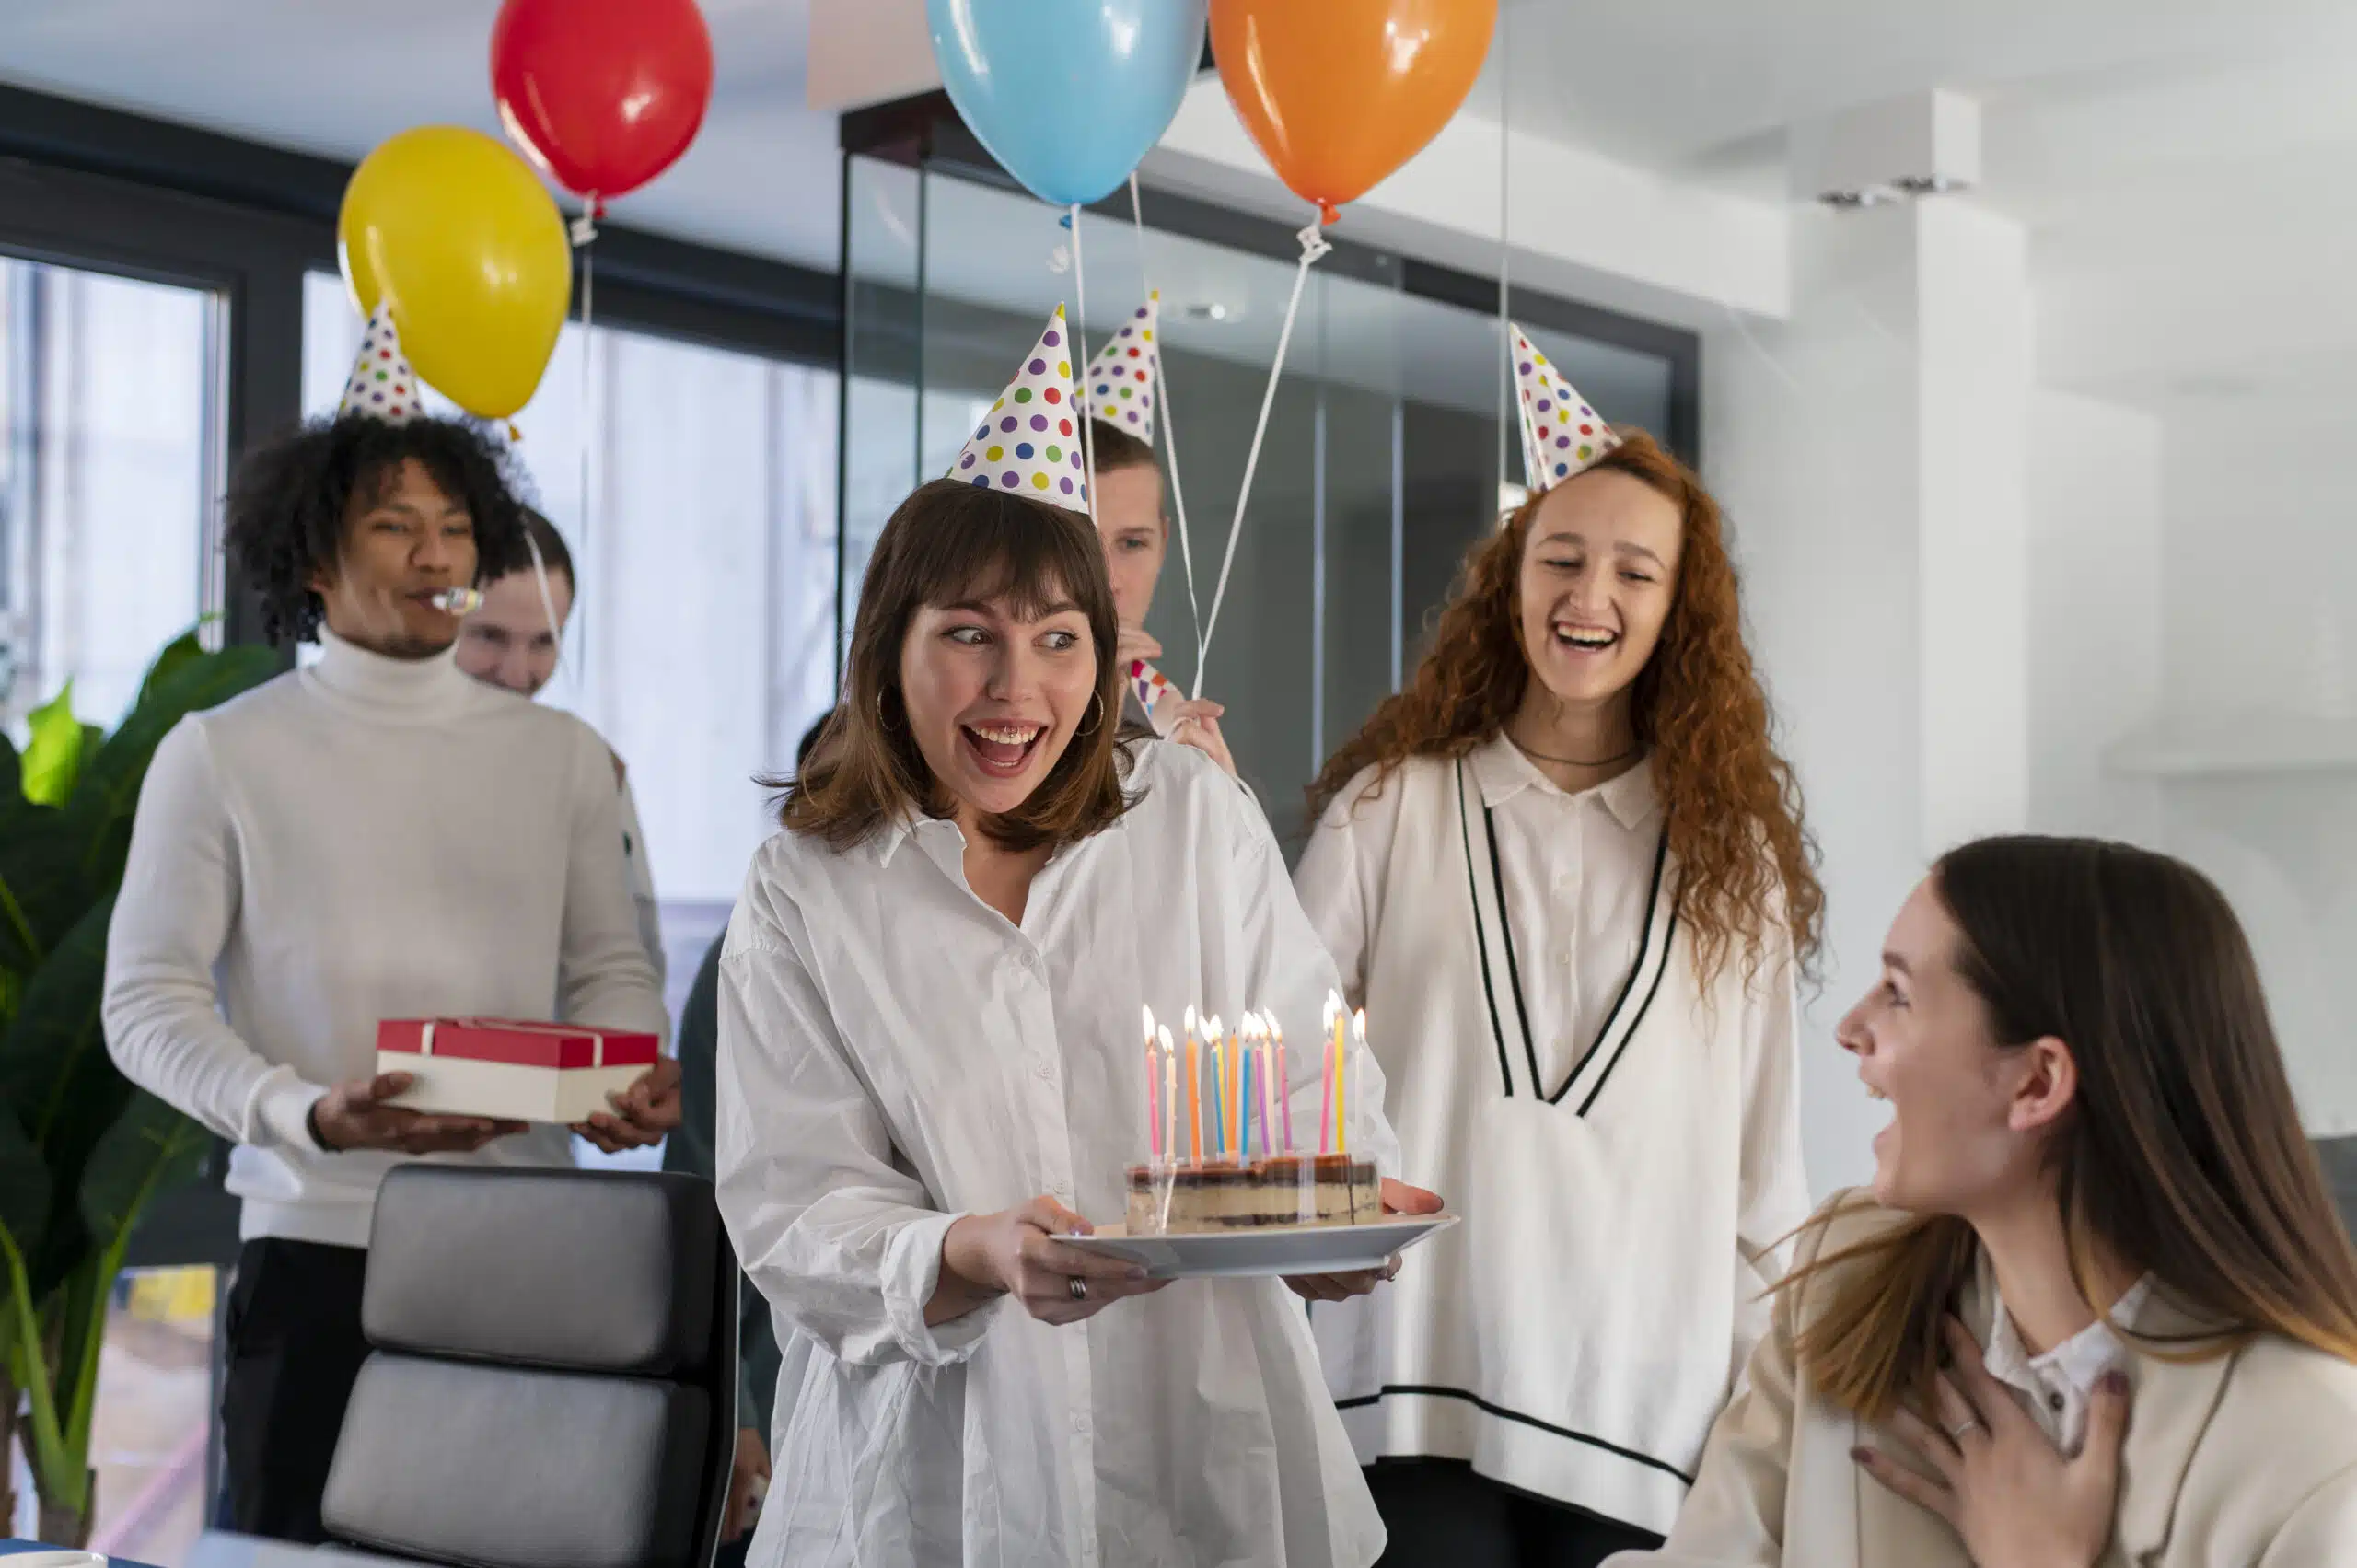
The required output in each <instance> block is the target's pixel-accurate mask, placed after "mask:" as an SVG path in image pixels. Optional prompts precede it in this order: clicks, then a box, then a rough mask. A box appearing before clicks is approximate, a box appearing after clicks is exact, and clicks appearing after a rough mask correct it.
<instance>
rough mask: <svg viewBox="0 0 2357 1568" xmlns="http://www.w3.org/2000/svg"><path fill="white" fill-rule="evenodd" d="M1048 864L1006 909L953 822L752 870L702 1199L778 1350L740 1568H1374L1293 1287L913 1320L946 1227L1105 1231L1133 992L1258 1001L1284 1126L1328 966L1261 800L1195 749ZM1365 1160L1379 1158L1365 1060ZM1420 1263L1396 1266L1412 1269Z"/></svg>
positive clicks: (735, 935)
mask: <svg viewBox="0 0 2357 1568" xmlns="http://www.w3.org/2000/svg"><path fill="white" fill-rule="evenodd" d="M1133 751H1134V755H1135V757H1136V764H1135V770H1134V772H1133V773H1132V777H1131V779H1130V784H1131V787H1132V789H1143V790H1144V797H1143V799H1142V800H1141V801H1140V802H1139V804H1138V805H1137V806H1136V807H1134V808H1132V810H1131V811H1129V812H1128V813H1127V814H1126V815H1124V816H1123V817H1122V818H1120V819H1119V821H1118V822H1116V823H1115V824H1114V825H1113V826H1112V827H1110V828H1108V829H1106V830H1103V831H1101V832H1099V833H1097V834H1096V835H1095V836H1093V837H1091V838H1089V839H1086V840H1085V841H1083V842H1079V843H1076V844H1074V845H1071V846H1069V847H1068V848H1066V849H1064V850H1062V851H1061V852H1059V853H1058V854H1056V855H1055V857H1054V858H1053V859H1051V861H1050V862H1049V863H1048V865H1046V866H1045V867H1044V868H1043V869H1042V870H1041V871H1040V873H1039V876H1038V877H1037V879H1036V880H1034V882H1033V883H1032V886H1031V890H1030V895H1029V899H1028V902H1027V904H1026V906H1025V909H1024V914H1023V921H1022V923H1021V925H1020V926H1019V927H1018V926H1016V925H1011V924H1009V923H1007V921H1006V920H1005V919H1004V917H1003V916H1001V915H1000V914H999V913H997V912H995V911H993V910H992V909H991V908H989V907H988V906H987V905H985V904H984V903H982V902H981V900H979V899H978V898H976V897H975V896H974V894H973V893H972V892H971V891H970V889H969V888H968V886H967V883H966V879H965V872H964V850H965V840H964V837H963V835H962V833H961V832H960V831H959V830H958V827H957V826H956V825H955V824H954V823H951V822H948V821H942V820H932V819H921V820H917V821H915V822H913V823H904V824H901V825H898V826H894V827H892V828H889V829H888V830H885V831H883V832H881V833H879V834H878V835H877V836H876V837H875V838H873V839H871V840H870V841H869V842H865V843H863V844H860V845H857V846H855V847H853V848H852V849H850V850H847V851H843V852H841V853H838V852H835V851H832V850H830V849H829V848H828V847H827V845H826V844H825V843H824V842H822V841H819V840H817V839H814V838H805V837H801V836H797V835H795V834H792V833H781V834H779V835H778V836H776V837H775V838H772V840H771V841H770V842H768V843H767V844H766V845H765V846H764V847H763V848H762V849H761V853H760V854H758V855H757V856H756V858H755V861H754V865H753V869H752V872H751V875H750V877H749V878H748V881H747V884H746V889H745V893H744V897H743V899H742V900H740V902H739V903H738V905H737V913H736V916H735V918H734V920H733V921H732V922H731V923H730V925H729V931H728V936H727V940H726V946H725V947H724V948H723V951H722V957H721V963H720V994H719V1005H720V1051H719V1068H718V1075H719V1090H718V1101H719V1108H720V1111H719V1126H718V1144H719V1149H718V1167H719V1187H720V1202H721V1212H722V1214H723V1215H724V1217H725V1218H726V1221H727V1224H728V1228H729V1232H730V1234H731V1236H732V1237H734V1239H735V1241H736V1244H737V1252H738V1255H739V1256H740V1258H741V1259H742V1260H743V1261H744V1265H745V1268H746V1271H747V1272H748V1273H749V1274H750V1276H751V1277H752V1279H753V1281H754V1282H755V1283H756V1284H758V1285H759V1286H760V1287H761V1292H762V1294H763V1295H765V1296H767V1297H768V1299H769V1301H770V1304H771V1308H772V1314H773V1316H774V1318H775V1320H776V1323H777V1328H778V1338H779V1342H780V1343H781V1345H782V1346H783V1349H784V1367H783V1369H782V1371H781V1374H780V1376H779V1383H778V1399H777V1411H778V1416H777V1426H776V1430H775V1431H774V1432H773V1433H772V1445H773V1448H774V1452H775V1464H776V1472H777V1475H778V1477H779V1478H780V1479H779V1481H778V1483H777V1485H776V1487H775V1488H774V1489H773V1490H772V1492H771V1493H770V1500H769V1504H768V1505H767V1507H766V1508H765V1509H764V1511H763V1514H762V1516H761V1527H760V1531H759V1534H758V1535H757V1537H756V1539H755V1541H754V1544H753V1548H752V1552H751V1558H750V1561H751V1562H753V1563H755V1564H757V1565H761V1568H778V1565H782V1564H792V1565H793V1568H820V1565H826V1564H839V1563H840V1564H850V1563H857V1564H860V1565H861V1568H920V1565H922V1568H936V1565H938V1564H946V1563H963V1564H970V1565H981V1564H990V1565H993V1568H997V1565H1002V1564H1004V1565H1010V1568H1011V1565H1014V1564H1025V1565H1028V1564H1037V1563H1062V1564H1070V1565H1074V1568H1081V1565H1088V1564H1098V1563H1102V1564H1107V1565H1109V1568H1110V1565H1119V1568H1155V1565H1161V1564H1168V1565H1173V1568H1176V1565H1179V1564H1187V1565H1193V1564H1198V1563H1221V1564H1231V1565H1238V1568H1242V1565H1252V1568H1300V1565H1303V1564H1317V1565H1318V1568H1363V1565H1364V1564H1366V1563H1369V1562H1373V1561H1374V1560H1375V1558H1376V1555H1377V1554H1378V1553H1379V1551H1381V1548H1382V1544H1383V1529H1382V1526H1381V1523H1380V1521H1379V1520H1378V1519H1377V1517H1376V1514H1375V1511H1374V1507H1373V1504H1372V1503H1371V1502H1370V1500H1369V1498H1368V1495H1367V1491H1366V1487H1365V1484H1364V1481H1363V1480H1362V1479H1361V1477H1360V1474H1359V1470H1358V1468H1357V1464H1356V1461H1355V1459H1354V1458H1353V1454H1352V1451H1351V1446H1350V1444H1349V1441H1348V1439H1347V1438H1346V1437H1345V1435H1344V1434H1343V1431H1342V1428H1341V1421H1340V1419H1339V1417H1338V1416H1337V1415H1336V1413H1335V1411H1334V1409H1333V1406H1332V1404H1331V1402H1330V1401H1329V1398H1328V1395H1327V1392H1326V1388H1325V1385H1324V1382H1323V1380H1322V1377H1321V1375H1320V1373H1319V1370H1318V1365H1317V1360H1316V1353H1315V1350H1314V1348H1313V1346H1312V1344H1311V1342H1310V1338H1309V1334H1308V1330H1307V1327H1306V1323H1305V1321H1304V1318H1303V1314H1302V1311H1301V1308H1300V1304H1299V1303H1298V1302H1297V1301H1296V1300H1295V1299H1294V1298H1293V1297H1292V1296H1291V1295H1289V1294H1287V1292H1286V1291H1285V1289H1284V1287H1283V1285H1282V1284H1281V1283H1279V1282H1277V1281H1275V1280H1265V1279H1264V1280H1190V1281H1182V1282H1180V1283H1177V1284H1174V1285H1171V1286H1170V1287H1168V1288H1167V1289H1166V1290H1164V1291H1162V1292H1161V1293H1159V1294H1157V1295H1151V1296H1146V1297H1142V1298H1138V1299H1134V1300H1129V1301H1122V1302H1119V1303H1116V1304H1115V1305H1113V1306H1112V1307H1109V1308H1108V1309H1107V1310H1105V1311H1104V1312H1101V1313H1099V1314H1097V1316H1096V1317H1094V1318H1089V1319H1088V1320H1086V1323H1084V1324H1080V1325H1074V1326H1068V1327H1063V1328H1054V1327H1050V1326H1049V1325H1046V1324H1044V1323H1040V1322H1039V1321H1037V1320H1035V1319H1033V1318H1029V1317H1028V1316H1027V1315H1026V1314H1025V1313H1024V1312H1023V1311H1022V1309H1021V1308H1020V1307H1017V1306H1016V1305H1014V1304H1013V1303H1011V1302H1008V1301H1005V1300H1000V1301H998V1302H995V1303H993V1304H992V1305H990V1306H988V1307H983V1308H981V1309H980V1310H978V1311H976V1312H973V1313H971V1314H969V1315H968V1316H966V1317H964V1318H958V1319H956V1320H953V1321H951V1322H948V1323H944V1324H941V1325H938V1326H936V1327H933V1328H928V1327H927V1326H926V1324H925V1321H924V1306H925V1303H926V1301H927V1300H928V1298H930V1297H931V1295H933V1293H934V1289H935V1283H936V1282H937V1280H938V1276H939V1270H940V1256H941V1244H942V1238H943V1237H944V1235H945V1233H946V1231H947V1230H948V1228H949V1226H950V1225H951V1223H952V1222H953V1220H954V1219H955V1218H956V1217H958V1215H960V1214H988V1213H993V1212H995V1211H998V1210H1002V1209H1006V1208H1010V1207H1013V1206H1016V1205H1018V1204H1021V1203H1023V1202H1026V1201H1028V1200H1029V1199H1031V1198H1033V1197H1036V1196H1038V1195H1039V1194H1041V1193H1047V1194H1050V1195H1052V1196H1053V1197H1055V1198H1056V1199H1057V1200H1059V1201H1060V1202H1063V1203H1065V1204H1067V1205H1069V1206H1070V1207H1072V1208H1074V1209H1075V1210H1077V1211H1078V1212H1079V1213H1081V1214H1084V1215H1086V1216H1087V1217H1088V1218H1090V1219H1091V1220H1094V1221H1097V1222H1099V1223H1103V1222H1106V1221H1110V1220H1116V1219H1118V1218H1120V1214H1121V1213H1122V1209H1123V1204H1124V1190H1123V1184H1122V1171H1123V1168H1124V1167H1126V1166H1127V1165H1129V1164H1131V1163H1132V1162H1134V1161H1136V1160H1137V1159H1139V1158H1140V1157H1142V1156H1143V1154H1144V1146H1145V1145H1144V1139H1145V1132H1144V1121H1145V1109H1144V1107H1145V1092H1144V1060H1145V1059H1144V1041H1143V1039H1142V1037H1141V1034H1140V1028H1139V1025H1140V1019H1139V1012H1138V1009H1139V1006H1140V1005H1141V1004H1145V1005H1151V1006H1152V1007H1153V1008H1154V1010H1155V1014H1156V1015H1157V1016H1161V1017H1166V1018H1173V1019H1175V1018H1178V1017H1179V1016H1180V1014H1181V1013H1182V1011H1183V1010H1184V1009H1185V1007H1186V1006H1187V1005H1189V1004H1190V1003H1192V1004H1194V1005H1197V1006H1199V1007H1201V1008H1202V1009H1204V1010H1205V1011H1209V1012H1217V1013H1220V1014H1222V1015H1223V1016H1226V1017H1230V1018H1233V1017H1235V1016H1237V1015H1238V1014H1239V1013H1240V1012H1241V1010H1242V1009H1244V1008H1246V1007H1258V1008H1260V1009H1264V1010H1268V1011H1271V1012H1273V1013H1275V1014H1276V1016H1278V1018H1279V1020H1280V1021H1281V1022H1282V1023H1283V1025H1284V1026H1285V1028H1286V1032H1287V1034H1288V1036H1289V1037H1290V1038H1291V1039H1292V1040H1295V1041H1302V1042H1311V1043H1310V1045H1309V1048H1307V1049H1302V1050H1297V1051H1294V1052H1292V1053H1291V1056H1290V1060H1289V1068H1290V1077H1291V1080H1292V1086H1293V1096H1294V1107H1293V1116H1294V1122H1295V1129H1296V1132H1297V1133H1298V1132H1306V1131H1307V1130H1308V1129H1311V1128H1313V1127H1315V1126H1316V1125H1317V1123H1318V1117H1319V1107H1318V1100H1319V1095H1320V1089H1321V1083H1320V1078H1319V1075H1318V1063H1319V1053H1318V1051H1317V1050H1316V1049H1315V1044H1314V1042H1315V1041H1316V1040H1317V1037H1318V1021H1319V1013H1320V1008H1321V1005H1322V1004H1323V1002H1324V999H1325V997H1326V994H1327V993H1328V991H1329V989H1331V988H1333V987H1334V986H1335V984H1336V982H1337V977H1336V975H1335V972H1334V968H1333V965H1332V963H1331V961H1330V960H1329V958H1327V956H1326V952H1325V949H1324V948H1323V947H1320V946H1319V944H1318V938H1317V935H1315V933H1313V932H1312V931H1311V929H1310V927H1309V923H1308V921H1307V919H1306V917H1305V916H1304V915H1303V913H1302V912H1301V906H1300V905H1299V903H1298V902H1296V901H1295V897H1294V893H1293V889H1292V886H1291V883H1290V882H1289V881H1288V879H1287V877H1286V875H1285V868H1284V865H1283V860H1282V859H1281V858H1280V856H1279V854H1278V853H1277V849H1276V846H1275V844H1274V842H1272V841H1271V838H1270V837H1269V835H1268V833H1267V831H1266V830H1265V829H1264V828H1262V827H1260V825H1259V824H1258V823H1257V822H1256V820H1255V819H1254V812H1253V807H1252V806H1251V804H1250V803H1249V802H1248V800H1247V799H1246V798H1245V796H1244V795H1243V793H1242V792H1241V791H1239V790H1237V788H1236V786H1235V784H1234V783H1233V782H1232V781H1231V780H1229V779H1228V778H1227V776H1226V775H1225V774H1224V773H1222V772H1219V771H1218V769H1217V768H1216V767H1214V766H1213V764H1212V763H1211V762H1210V761H1209V760H1208V759H1206V758H1204V757H1203V756H1202V754H1201V753H1200V752H1197V751H1195V750H1193V749H1190V748H1187V747H1181V746H1167V745H1141V746H1137V747H1135V748H1134V749H1133ZM1361 1104H1362V1105H1364V1106H1366V1107H1370V1108H1377V1109H1375V1111H1374V1114H1372V1115H1370V1116H1367V1117H1364V1118H1360V1119H1356V1121H1355V1132H1354V1138H1355V1140H1356V1144H1355V1146H1357V1147H1361V1148H1364V1149H1365V1150H1366V1151H1367V1152H1368V1153H1370V1154H1371V1155H1372V1156H1374V1157H1375V1158H1376V1162H1377V1163H1378V1164H1379V1165H1380V1166H1381V1167H1383V1168H1384V1169H1385V1170H1386V1171H1387V1173H1389V1172H1392V1171H1393V1170H1394V1167H1396V1164H1397V1144H1396V1142H1395V1140H1394V1139H1393V1137H1392V1135H1391V1132H1390V1130H1389V1128H1388V1127H1387V1125H1386V1124H1385V1123H1384V1122H1383V1121H1382V1120H1381V1113H1380V1109H1379V1108H1380V1106H1381V1104H1382V1094H1381V1088H1380V1080H1379V1075H1378V1072H1377V1070H1376V1068H1375V1067H1374V1065H1373V1063H1368V1065H1367V1069H1366V1084H1365V1091H1364V1098H1363V1099H1362V1100H1361ZM1410 1258H1411V1267H1412V1261H1413V1255H1412V1254H1411V1255H1410Z"/></svg>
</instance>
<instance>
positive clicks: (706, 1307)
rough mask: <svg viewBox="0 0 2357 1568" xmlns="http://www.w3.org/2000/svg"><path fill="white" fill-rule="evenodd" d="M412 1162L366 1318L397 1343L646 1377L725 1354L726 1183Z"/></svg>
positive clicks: (375, 1241)
mask: <svg viewBox="0 0 2357 1568" xmlns="http://www.w3.org/2000/svg"><path fill="white" fill-rule="evenodd" d="M483 1176H484V1173H483V1172H482V1171H481V1170H470V1169H467V1168H464V1167H453V1166H431V1165H405V1166H401V1167H398V1168H396V1169H395V1170H393V1171H392V1172H391V1173H390V1174H389V1175H388V1176H387V1177H386V1178H385V1183H384V1187H383V1190H382V1191H381V1192H380V1193H379V1194H378V1197H377V1220H376V1228H375V1231H374V1233H373V1235H372V1236H371V1237H370V1239H369V1245H368V1284H367V1291H366V1295H365V1296H364V1298H363V1301H362V1306H361V1328H362V1330H364V1331H365V1332H366V1334H367V1336H368V1341H369V1342H370V1343H371V1344H373V1345H376V1346H377V1347H378V1348H379V1349H383V1350H401V1351H414V1352H418V1353H424V1354H430V1355H444V1356H460V1357H468V1358H472V1359H478V1360H489V1361H499V1362H508V1363H524V1364H528V1365H535V1366H549V1367H562V1368H567V1369H575V1370H579V1371H584V1372H607V1373H619V1374H622V1375H624V1376H641V1377H680V1378H690V1377H692V1376H694V1375H695V1374H697V1373H698V1372H700V1371H702V1368H703V1366H704V1365H705V1364H706V1362H707V1361H708V1360H709V1359H710V1355H711V1348H712V1340H713V1318H712V1310H713V1295H714V1292H713V1274H714V1259H715V1258H716V1257H717V1256H718V1251H717V1249H718V1248H719V1247H720V1245H721V1242H720V1220H719V1215H718V1214H717V1212H716V1211H715V1210H714V1206H713V1202H712V1192H711V1188H710V1186H709V1185H708V1184H706V1183H702V1182H700V1181H698V1180H697V1179H695V1178H693V1177H688V1176H672V1175H662V1174H656V1173H653V1172H647V1173H644V1174H638V1175H633V1176H631V1177H627V1178H617V1176H616V1175H615V1174H614V1173H612V1172H593V1171H579V1170H563V1169H556V1170H505V1171H501V1172H500V1173H499V1174H498V1179H496V1180H492V1181H486V1180H485V1179H483Z"/></svg>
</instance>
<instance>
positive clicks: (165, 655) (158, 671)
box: [123, 615, 220, 718]
mask: <svg viewBox="0 0 2357 1568" xmlns="http://www.w3.org/2000/svg"><path fill="white" fill-rule="evenodd" d="M219 619H220V617H219V616H218V615H207V616H204V617H203V618H202V619H200V620H199V621H197V623H196V624H195V625H193V626H192V627H190V628H189V629H188V630H187V631H185V632H183V633H180V635H179V636H177V637H175V638H173V639H172V640H171V641H170V642H168V643H166V644H165V645H164V646H163V651H162V652H160V653H158V654H157V656H156V662H155V663H153V664H151V665H149V666H148V667H147V673H146V674H145V676H143V677H142V678H141V679H140V681H139V695H137V696H136V697H134V698H133V699H132V702H131V707H132V709H133V710H134V711H135V710H136V709H137V708H138V706H139V704H140V703H144V702H145V701H146V700H147V699H148V697H149V695H150V694H151V693H153V692H154V691H155V690H156V685H157V682H158V681H160V680H162V679H164V678H165V677H167V676H168V675H170V674H171V673H172V672H173V671H174V670H177V669H179V668H180V666H182V665H184V664H186V663H188V662H189V661H190V660H191V659H200V658H203V656H204V640H203V631H204V628H205V627H206V626H207V625H209V624H210V623H212V622H213V621H217V620H219ZM123 716H124V717H125V718H128V717H130V716H131V714H130V713H129V712H126V713H125V714H123Z"/></svg>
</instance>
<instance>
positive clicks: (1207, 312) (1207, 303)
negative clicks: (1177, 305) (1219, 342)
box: [1179, 299, 1229, 321]
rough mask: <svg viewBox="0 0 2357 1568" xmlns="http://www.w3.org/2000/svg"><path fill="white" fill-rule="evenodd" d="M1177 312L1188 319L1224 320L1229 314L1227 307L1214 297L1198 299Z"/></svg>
mask: <svg viewBox="0 0 2357 1568" xmlns="http://www.w3.org/2000/svg"><path fill="white" fill-rule="evenodd" d="M1179 314H1180V315H1181V316H1184V317H1185V318H1186V319H1188V320H1190V321H1225V320H1226V319H1228V316H1229V311H1228V308H1227V307H1226V306H1225V305H1222V304H1221V303H1220V302H1219V301H1218V300H1216V299H1212V300H1199V301H1197V302H1196V303H1194V304H1192V305H1190V306H1186V307H1185V308H1182V309H1180V311H1179Z"/></svg>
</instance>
